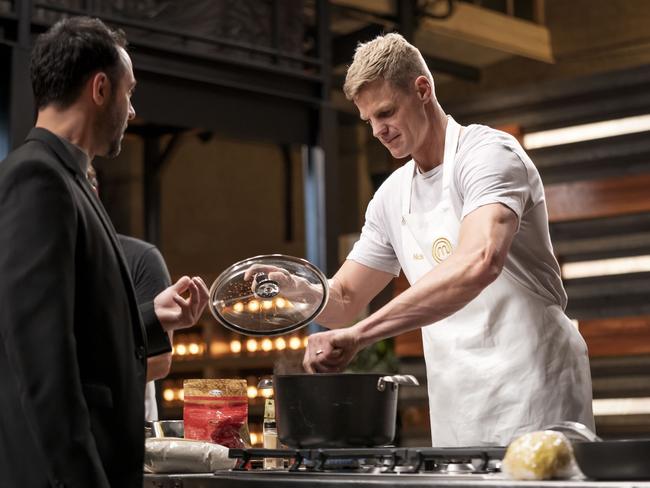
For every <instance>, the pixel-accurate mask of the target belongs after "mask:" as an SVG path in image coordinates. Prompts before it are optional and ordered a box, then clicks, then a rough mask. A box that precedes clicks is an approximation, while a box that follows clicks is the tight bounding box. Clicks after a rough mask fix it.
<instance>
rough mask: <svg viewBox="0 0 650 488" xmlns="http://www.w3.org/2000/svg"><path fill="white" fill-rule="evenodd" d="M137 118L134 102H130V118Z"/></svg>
mask: <svg viewBox="0 0 650 488" xmlns="http://www.w3.org/2000/svg"><path fill="white" fill-rule="evenodd" d="M134 118H135V109H134V108H133V104H131V103H129V120H133V119H134Z"/></svg>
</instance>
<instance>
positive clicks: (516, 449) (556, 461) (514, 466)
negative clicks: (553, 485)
mask: <svg viewBox="0 0 650 488" xmlns="http://www.w3.org/2000/svg"><path fill="white" fill-rule="evenodd" d="M501 470H502V471H503V472H504V473H505V474H506V476H508V477H509V478H512V479H515V480H548V479H567V478H581V477H582V473H581V472H580V469H579V468H578V465H577V463H576V461H575V457H574V455H573V448H572V446H571V443H570V442H569V440H568V439H567V438H566V436H565V435H564V434H562V433H561V432H555V431H552V430H543V431H536V432H530V433H528V434H524V435H522V436H521V437H518V438H517V439H515V440H514V441H512V442H511V443H510V445H509V446H508V449H507V451H506V455H505V456H504V458H503V463H502V464H501Z"/></svg>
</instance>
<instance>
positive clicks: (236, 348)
mask: <svg viewBox="0 0 650 488" xmlns="http://www.w3.org/2000/svg"><path fill="white" fill-rule="evenodd" d="M230 350H231V351H232V352H233V353H234V354H239V353H240V352H241V342H239V341H230Z"/></svg>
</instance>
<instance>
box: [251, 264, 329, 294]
mask: <svg viewBox="0 0 650 488" xmlns="http://www.w3.org/2000/svg"><path fill="white" fill-rule="evenodd" d="M259 273H263V274H265V275H266V277H267V278H268V279H269V280H271V281H275V282H276V283H277V284H278V286H279V287H280V292H281V294H282V295H281V296H283V297H285V298H288V299H289V300H299V301H302V302H306V301H313V300H316V299H318V298H320V297H322V296H323V288H322V287H321V286H319V285H316V284H313V283H310V282H309V280H307V279H306V278H303V277H302V276H297V275H294V274H291V273H289V271H287V270H286V269H283V268H278V267H276V266H270V265H265V264H254V265H253V266H251V267H250V268H248V269H247V270H246V273H244V280H253V283H252V284H251V291H253V292H254V291H255V287H256V285H257V283H256V282H255V281H256V280H255V277H256V275H257V274H259Z"/></svg>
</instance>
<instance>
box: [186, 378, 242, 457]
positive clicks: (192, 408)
mask: <svg viewBox="0 0 650 488" xmlns="http://www.w3.org/2000/svg"><path fill="white" fill-rule="evenodd" d="M246 386H247V385H246V380H236V379H222V380H217V379H209V380H185V381H184V382H183V391H184V404H183V420H184V427H185V438H186V439H194V440H201V441H209V442H214V443H215V444H221V445H222V446H225V447H229V448H233V449H236V448H245V447H250V433H249V431H248V397H247V396H246Z"/></svg>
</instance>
